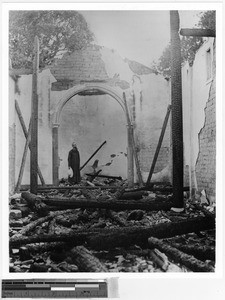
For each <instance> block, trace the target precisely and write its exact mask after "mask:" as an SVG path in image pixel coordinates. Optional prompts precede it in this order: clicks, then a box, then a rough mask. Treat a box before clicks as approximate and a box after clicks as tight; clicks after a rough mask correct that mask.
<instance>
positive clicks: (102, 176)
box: [86, 170, 122, 180]
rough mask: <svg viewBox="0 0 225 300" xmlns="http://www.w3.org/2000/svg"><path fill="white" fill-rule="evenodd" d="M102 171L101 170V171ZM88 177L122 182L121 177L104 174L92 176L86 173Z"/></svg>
mask: <svg viewBox="0 0 225 300" xmlns="http://www.w3.org/2000/svg"><path fill="white" fill-rule="evenodd" d="M99 171H101V170H99ZM86 175H87V176H91V177H94V178H95V177H99V178H109V179H118V180H122V177H121V176H111V175H102V174H90V173H86Z"/></svg>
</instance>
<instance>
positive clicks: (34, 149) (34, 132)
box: [30, 36, 39, 194]
mask: <svg viewBox="0 0 225 300" xmlns="http://www.w3.org/2000/svg"><path fill="white" fill-rule="evenodd" d="M38 71H39V41H38V38H37V36H36V37H35V41H34V62H33V78H32V103H31V143H30V190H31V193H33V194H37V187H38V177H37V169H38V168H37V165H38Z"/></svg>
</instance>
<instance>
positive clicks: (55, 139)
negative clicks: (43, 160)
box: [52, 83, 134, 186]
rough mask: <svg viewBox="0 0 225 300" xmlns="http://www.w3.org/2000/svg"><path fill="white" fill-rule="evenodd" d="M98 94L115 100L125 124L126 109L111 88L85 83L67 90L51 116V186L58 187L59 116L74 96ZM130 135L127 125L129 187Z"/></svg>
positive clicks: (131, 178)
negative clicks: (87, 93)
mask: <svg viewBox="0 0 225 300" xmlns="http://www.w3.org/2000/svg"><path fill="white" fill-rule="evenodd" d="M87 91H88V92H92V91H93V92H100V93H103V94H108V95H109V96H111V97H112V98H113V99H114V100H116V101H117V102H118V103H119V105H120V106H121V109H122V110H123V112H124V115H125V118H126V121H127V124H129V122H128V116H127V114H126V107H125V103H124V100H123V97H122V96H121V95H120V93H119V92H118V91H117V90H116V89H115V88H113V87H111V86H109V85H107V84H103V83H86V84H82V85H76V86H74V87H72V88H71V89H69V90H68V92H67V93H65V95H64V96H63V97H62V98H61V100H60V101H59V103H58V105H57V106H56V109H55V112H54V116H53V128H52V178H53V184H54V185H58V183H59V151H58V149H59V142H58V141H59V138H58V132H59V130H58V129H59V126H60V115H61V112H62V110H63V107H64V106H65V104H66V103H67V102H68V101H70V99H72V98H73V97H74V96H76V95H79V94H80V93H83V92H87ZM131 135H133V128H131V127H130V126H128V125H127V179H128V184H129V186H132V185H133V183H134V164H133V149H132V144H131Z"/></svg>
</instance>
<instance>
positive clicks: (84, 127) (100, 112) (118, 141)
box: [53, 84, 134, 186]
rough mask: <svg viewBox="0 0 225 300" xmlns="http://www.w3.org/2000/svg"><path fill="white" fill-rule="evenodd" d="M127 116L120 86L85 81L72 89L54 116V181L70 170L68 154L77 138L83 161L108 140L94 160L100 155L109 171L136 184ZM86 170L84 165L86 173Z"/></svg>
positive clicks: (99, 157)
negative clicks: (118, 89) (113, 86)
mask: <svg viewBox="0 0 225 300" xmlns="http://www.w3.org/2000/svg"><path fill="white" fill-rule="evenodd" d="M112 100H116V101H117V102H118V103H115V101H112ZM121 108H122V109H121ZM126 118H127V116H126V114H125V107H124V102H123V99H122V97H121V96H120V94H119V93H118V91H117V90H116V89H114V88H112V87H108V86H107V85H103V84H85V85H79V86H75V87H73V88H72V89H70V90H69V91H68V92H67V93H66V94H65V95H64V97H62V99H61V100H60V102H59V104H58V106H57V108H56V111H55V116H54V124H53V184H54V185H58V182H59V178H62V177H64V176H65V174H67V172H66V170H67V155H68V151H69V150H70V149H71V143H72V141H74V140H75V141H76V143H77V144H78V148H79V151H80V154H81V164H82V163H84V162H85V161H86V159H88V158H89V157H90V155H91V154H92V153H93V152H94V151H95V150H96V148H98V146H99V145H100V144H101V143H102V142H103V141H106V144H105V145H104V147H103V149H101V151H99V154H96V156H95V157H94V158H93V161H94V159H99V164H100V165H101V167H102V168H101V169H103V172H104V173H105V174H106V175H110V174H111V175H113V176H117V175H120V176H122V177H125V178H127V179H128V184H129V186H132V185H133V182H134V171H133V168H134V166H133V152H132V146H131V145H130V139H129V138H128V134H127V130H128V128H126V127H127V126H126V125H127V119H126ZM93 161H92V163H93ZM90 163H91V161H90ZM85 172H86V170H85V169H84V170H83V172H82V175H83V174H85ZM109 173H110V174H109Z"/></svg>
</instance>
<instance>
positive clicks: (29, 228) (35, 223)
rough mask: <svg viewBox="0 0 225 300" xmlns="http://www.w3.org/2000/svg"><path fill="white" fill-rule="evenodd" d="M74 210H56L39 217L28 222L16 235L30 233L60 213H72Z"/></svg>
mask: <svg viewBox="0 0 225 300" xmlns="http://www.w3.org/2000/svg"><path fill="white" fill-rule="evenodd" d="M70 212H73V210H66V211H64V212H62V211H56V212H51V213H50V214H49V215H48V216H46V217H43V218H39V219H37V220H35V221H33V222H32V223H29V224H27V225H26V226H25V227H24V228H23V229H22V230H20V231H19V232H18V233H17V234H16V235H24V234H28V233H29V232H30V231H32V230H33V229H34V228H36V227H37V226H38V225H40V224H43V223H45V222H47V221H51V220H52V219H54V218H55V217H56V216H58V215H62V214H63V213H70Z"/></svg>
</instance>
